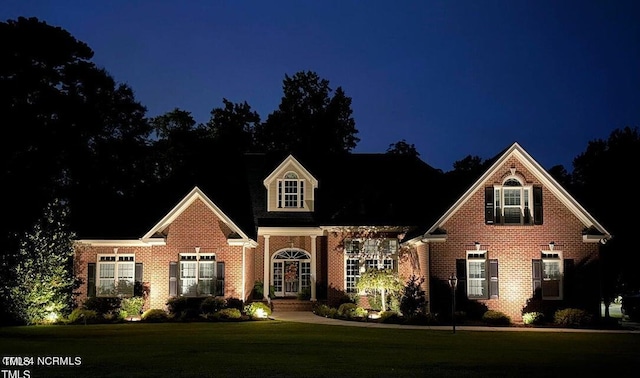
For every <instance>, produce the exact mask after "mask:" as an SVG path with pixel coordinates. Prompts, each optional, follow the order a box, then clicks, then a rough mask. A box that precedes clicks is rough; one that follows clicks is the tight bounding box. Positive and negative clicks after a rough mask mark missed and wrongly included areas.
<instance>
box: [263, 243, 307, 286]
mask: <svg viewBox="0 0 640 378" xmlns="http://www.w3.org/2000/svg"><path fill="white" fill-rule="evenodd" d="M271 273H272V275H271V277H273V288H274V294H275V296H276V297H295V296H297V295H298V293H300V292H302V291H304V290H308V289H309V288H310V282H311V262H310V259H309V254H308V253H307V252H305V251H302V250H297V249H286V250H283V251H280V252H278V253H276V254H275V255H274V257H273V262H272V271H271Z"/></svg>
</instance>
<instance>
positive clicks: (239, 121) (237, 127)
mask: <svg viewBox="0 0 640 378" xmlns="http://www.w3.org/2000/svg"><path fill="white" fill-rule="evenodd" d="M222 103H223V104H224V106H223V107H221V108H214V109H213V110H211V119H210V120H209V122H207V124H206V126H207V129H208V132H209V133H210V134H211V137H212V139H213V140H214V141H215V143H216V145H217V146H219V147H220V148H224V149H226V150H229V151H231V152H248V151H251V150H253V149H254V148H255V147H254V145H255V140H254V133H255V129H256V128H258V127H259V126H258V125H260V115H258V113H257V112H255V111H253V110H251V106H249V104H247V102H246V101H245V102H243V103H233V102H231V101H229V100H227V99H226V98H223V99H222Z"/></svg>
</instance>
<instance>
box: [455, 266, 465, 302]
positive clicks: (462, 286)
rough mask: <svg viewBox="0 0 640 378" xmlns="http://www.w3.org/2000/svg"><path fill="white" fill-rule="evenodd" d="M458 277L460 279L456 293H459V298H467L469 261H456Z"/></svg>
mask: <svg viewBox="0 0 640 378" xmlns="http://www.w3.org/2000/svg"><path fill="white" fill-rule="evenodd" d="M456 277H457V278H458V286H457V288H456V292H457V293H458V295H457V297H459V296H462V297H464V298H466V297H467V260H465V259H457V260H456Z"/></svg>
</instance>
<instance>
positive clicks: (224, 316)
mask: <svg viewBox="0 0 640 378" xmlns="http://www.w3.org/2000/svg"><path fill="white" fill-rule="evenodd" d="M211 318H212V319H214V320H239V319H241V318H242V314H241V313H240V310H238V309H237V308H223V309H222V310H220V311H218V312H216V313H214V314H213V315H212V316H211Z"/></svg>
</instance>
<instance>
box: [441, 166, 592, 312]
mask: <svg viewBox="0 0 640 378" xmlns="http://www.w3.org/2000/svg"><path fill="white" fill-rule="evenodd" d="M513 166H515V167H516V169H517V171H518V172H519V173H521V174H523V175H524V177H525V178H526V179H527V180H532V181H533V184H539V183H538V182H535V178H534V177H533V175H532V174H531V173H530V172H528V171H527V170H526V169H525V168H524V167H522V165H521V164H519V162H518V161H517V160H515V159H513V160H510V161H507V162H506V163H505V165H504V167H503V169H502V170H499V171H498V172H497V173H496V175H495V176H494V177H491V178H489V179H488V180H487V182H486V183H485V184H486V185H492V184H493V183H494V182H501V177H502V175H503V174H504V173H505V172H508V171H509V168H510V167H513ZM543 211H544V223H543V224H542V225H535V226H502V225H486V224H485V221H484V186H481V187H480V188H479V189H478V190H477V191H476V192H475V193H473V195H472V196H471V198H470V199H469V201H467V202H466V203H465V204H464V205H463V206H462V207H461V208H460V209H459V210H458V211H457V212H456V213H455V214H454V215H453V216H452V217H451V218H450V219H449V220H447V221H446V223H444V224H443V225H442V228H443V229H444V230H446V232H447V240H446V242H433V243H431V244H430V245H429V257H430V260H431V275H432V277H431V278H432V280H436V282H433V281H432V285H431V288H432V289H434V288H435V287H438V286H439V287H443V285H444V286H446V284H445V283H444V282H445V281H446V279H447V277H449V275H450V274H451V273H453V272H455V269H456V259H465V258H466V251H467V250H475V247H474V246H473V243H474V242H480V243H481V249H482V250H487V258H488V259H497V260H498V269H499V298H498V299H489V300H479V302H481V303H482V304H484V305H486V306H487V307H488V308H489V309H493V310H499V311H502V312H504V313H506V314H507V315H509V316H510V317H511V318H512V320H514V321H521V319H522V318H521V312H522V309H523V307H524V306H525V305H526V304H527V300H528V299H530V298H531V297H532V293H533V287H532V260H533V259H540V258H541V251H542V250H544V249H548V247H547V245H548V244H549V242H551V241H553V242H555V243H556V248H555V250H557V251H562V256H563V258H564V259H574V261H575V264H576V266H577V265H578V264H580V266H583V265H584V266H588V265H589V264H592V263H593V262H594V261H595V259H596V257H597V252H598V244H594V243H588V244H587V243H584V242H583V241H582V230H583V228H584V225H583V224H582V223H581V222H580V221H579V219H578V218H576V216H575V215H574V214H573V213H571V212H570V211H569V210H568V209H567V208H566V207H565V206H564V205H563V204H562V203H561V202H560V201H559V200H558V199H557V198H556V197H555V196H554V195H553V194H552V193H551V192H550V191H549V190H548V189H547V188H543ZM589 271H590V272H589V274H583V275H581V277H580V278H581V279H582V280H583V281H582V282H580V284H583V285H585V289H586V288H587V287H589V290H593V287H594V281H597V279H598V277H597V275H594V274H593V271H594V270H593V269H591V270H589ZM596 287H597V285H596ZM596 290H597V289H596ZM597 294H598V293H597V292H596V293H595V294H594V295H597ZM433 299H434V301H436V302H438V301H439V299H441V298H433ZM439 302H440V303H441V304H444V303H445V302H446V300H444V299H441V300H440V301H439ZM440 307H441V308H442V307H443V306H440ZM444 308H446V306H444ZM432 310H434V311H435V310H438V309H432Z"/></svg>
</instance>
